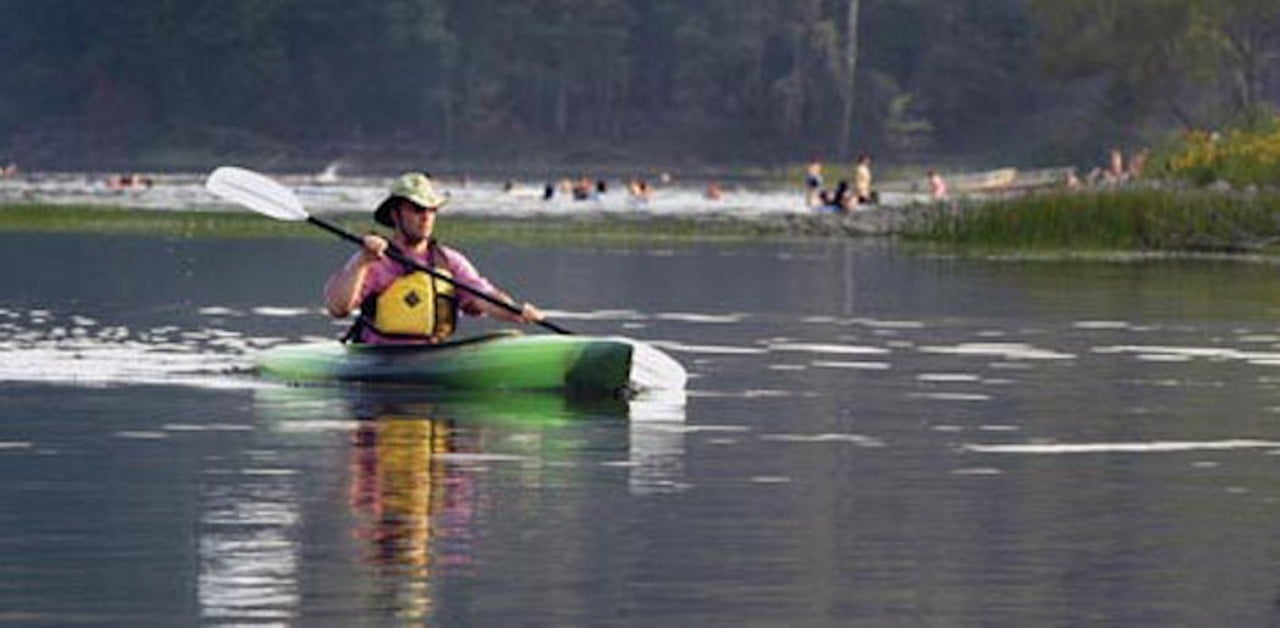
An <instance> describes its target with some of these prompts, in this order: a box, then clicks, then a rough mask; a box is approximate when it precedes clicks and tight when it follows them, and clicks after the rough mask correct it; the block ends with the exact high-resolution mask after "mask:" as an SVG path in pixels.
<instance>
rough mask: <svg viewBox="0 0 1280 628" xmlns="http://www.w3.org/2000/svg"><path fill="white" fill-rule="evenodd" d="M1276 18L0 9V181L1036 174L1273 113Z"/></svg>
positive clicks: (27, 5)
mask: <svg viewBox="0 0 1280 628" xmlns="http://www.w3.org/2000/svg"><path fill="white" fill-rule="evenodd" d="M1117 5H1118V6H1117ZM1274 5H1276V3H1275V2H1274V1H1273V0H1223V1H1222V2H1216V1H1210V0H1166V1H1162V2H1146V1H1135V2H1125V3H1116V2H1109V1H1107V0H1043V1H1040V0H866V1H863V2H858V1H857V0H523V1H518V0H379V1H376V2H375V1H369V2H352V1H351V0H113V1H111V2H103V1H101V0H0V10H2V11H3V15H4V16H5V19H4V20H3V21H2V23H0V158H3V157H4V156H6V155H7V156H8V157H9V158H14V159H18V160H19V161H20V162H24V163H26V164H28V165H33V166H43V167H94V166H96V165H102V164H114V163H126V162H129V163H137V164H139V165H150V166H155V167H166V166H172V167H180V166H187V165H204V164H207V163H208V162H209V161H210V160H216V159H219V158H223V157H226V156H241V157H243V156H249V157H253V158H257V159H260V160H269V161H272V162H274V163H279V164H304V163H317V162H324V161H328V160H332V159H347V160H351V161H354V162H363V163H365V164H369V165H372V166H377V165H379V164H391V163H395V162H398V161H403V160H405V159H416V160H434V161H436V162H439V161H441V160H446V161H447V160H453V161H454V162H457V163H466V162H470V163H480V162H483V163H489V164H507V165H512V166H518V165H521V164H525V165H528V164H536V163H545V162H547V161H548V160H553V161H555V162H557V163H593V164H599V163H615V164H628V163H632V164H633V163H645V162H649V163H656V162H662V163H667V164H674V165H699V164H757V165H776V164H779V163H788V162H797V161H801V160H803V159H805V158H807V157H808V156H810V155H823V156H826V157H827V158H836V157H838V156H839V155H838V154H837V153H839V152H845V153H848V152H851V151H871V152H874V153H876V154H877V155H878V156H881V157H882V158H883V159H888V160H898V161H904V162H905V161H924V160H952V161H967V162H969V163H1012V162H1018V161H1021V162H1027V161H1037V160H1038V161H1054V160H1061V159H1068V158H1073V157H1075V156H1078V155H1081V154H1092V152H1093V151H1096V150H1098V148H1099V147H1100V146H1104V145H1107V144H1109V143H1113V142H1116V141H1140V140H1144V139H1146V138H1148V137H1149V136H1151V135H1152V134H1153V133H1155V132H1156V131H1157V130H1159V129H1162V128H1167V127H1170V126H1173V125H1176V124H1179V123H1182V124H1193V123H1196V124H1213V123H1219V122H1221V121H1222V120H1224V119H1227V118H1229V117H1230V116H1232V115H1235V113H1238V112H1239V111H1245V110H1247V111H1254V112H1256V111H1259V110H1262V109H1265V108H1266V106H1268V103H1273V102H1274V96H1275V88H1276V85H1275V83H1276V77H1275V76H1273V75H1272V74H1273V73H1272V72H1271V71H1270V70H1269V66H1268V65H1267V63H1268V62H1269V61H1274V55H1275V53H1276V51H1277V50H1278V49H1280V46H1278V45H1277V44H1278V43H1280V42H1278V41H1277V40H1278V36H1277V30H1276V26H1277V23H1280V15H1278V14H1277V11H1276V10H1275V9H1274ZM1170 7H1172V9H1171V8H1170ZM855 28H856V30H853V29H855ZM851 30H852V31H853V32H851ZM1126 42H1128V43H1126ZM1135 42H1136V43H1135ZM850 78H852V80H850ZM1206 86H1211V87H1206ZM1233 109H1234V110H1235V111H1234V112H1233ZM843 129H848V131H847V132H843ZM846 157H847V155H846Z"/></svg>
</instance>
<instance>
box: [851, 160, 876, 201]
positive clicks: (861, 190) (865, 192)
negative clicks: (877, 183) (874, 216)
mask: <svg viewBox="0 0 1280 628" xmlns="http://www.w3.org/2000/svg"><path fill="white" fill-rule="evenodd" d="M853 193H854V196H855V198H856V199H857V201H858V204H859V205H871V204H874V203H876V202H878V201H879V200H880V199H879V198H878V196H879V195H877V194H876V193H875V192H873V191H872V190H871V155H868V154H866V153H863V154H861V155H858V161H857V164H856V165H855V166H854V167H853Z"/></svg>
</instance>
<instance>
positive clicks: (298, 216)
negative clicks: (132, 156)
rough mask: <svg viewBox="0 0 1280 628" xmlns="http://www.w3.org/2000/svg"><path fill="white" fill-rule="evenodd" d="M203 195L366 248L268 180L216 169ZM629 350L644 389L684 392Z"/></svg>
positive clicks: (681, 378) (638, 350)
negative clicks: (304, 226)
mask: <svg viewBox="0 0 1280 628" xmlns="http://www.w3.org/2000/svg"><path fill="white" fill-rule="evenodd" d="M205 189H207V190H209V192H211V193H213V194H214V195H216V196H218V197H221V198H223V199H226V200H228V201H231V202H233V203H236V204H238V205H242V206H244V207H247V208H249V209H252V210H253V211H255V212H258V213H259V214H262V215H264V216H268V217H271V218H275V219H276V220H285V221H290V222H308V223H311V224H312V225H315V226H317V227H319V228H321V229H324V230H325V231H328V232H329V233H332V234H333V235H336V236H338V237H339V238H342V239H343V240H346V241H348V242H351V243H353V244H356V245H359V246H364V240H362V239H361V238H359V237H357V236H356V235H354V234H352V233H351V232H349V231H346V230H345V229H343V228H341V227H338V226H337V225H334V224H333V223H330V222H328V221H325V220H322V219H320V218H316V217H315V216H312V215H311V214H310V213H309V212H307V210H306V208H305V207H303V206H302V200H301V199H299V198H298V195H297V194H294V192H293V190H290V189H289V188H287V187H285V186H284V185H282V184H280V183H279V182H277V181H276V180H275V179H272V178H270V177H268V176H266V175H263V174H260V173H257V172H254V171H252V170H247V169H245V168H238V167H235V166H222V167H220V168H217V169H215V170H214V171H213V172H212V173H211V174H210V175H209V178H208V179H207V180H206V181H205ZM386 254H387V256H388V257H390V258H391V259H393V260H395V261H397V262H400V263H401V264H404V265H405V266H407V267H409V268H413V269H414V270H419V271H422V272H425V273H427V274H429V275H431V276H432V277H436V278H438V279H442V280H444V281H447V282H449V283H451V284H453V285H454V286H456V287H457V288H458V289H460V290H463V291H465V292H468V293H470V294H473V295H475V296H476V297H478V298H481V299H484V300H485V301H488V302H489V303H492V304H494V305H497V306H498V307H501V308H503V309H505V310H508V311H510V312H512V313H515V314H520V313H521V312H522V309H521V308H520V307H519V306H517V305H515V304H513V303H510V302H508V301H507V300H505V299H500V298H497V297H495V296H493V295H491V294H489V293H487V292H485V291H483V290H480V289H479V288H476V287H473V286H470V285H468V284H467V283H466V282H461V281H458V280H456V279H454V278H453V277H450V276H448V275H445V274H443V273H440V272H437V271H436V270H434V269H432V268H431V267H429V266H426V265H424V264H421V263H419V262H417V261H416V260H413V259H411V258H409V257H408V256H406V255H405V254H404V253H403V252H402V251H400V250H399V249H397V248H395V247H394V246H392V247H388V248H387V251H386ZM537 323H538V324H539V325H541V326H543V327H545V328H547V329H550V330H551V331H554V332H556V333H558V334H572V333H573V332H571V331H569V330H567V329H565V328H563V327H561V326H559V325H556V324H555V323H552V322H550V321H546V320H540V321H537ZM627 342H629V343H630V344H631V347H632V376H633V379H636V380H638V381H639V382H640V383H641V384H642V385H643V386H644V387H646V388H658V389H670V390H678V389H683V388H684V385H685V381H686V377H687V375H686V374H685V370H684V367H683V366H681V365H680V363H679V362H676V361H675V360H673V359H672V358H671V357H670V356H668V355H667V354H665V353H663V352H661V351H659V350H657V349H655V348H653V347H652V346H650V345H648V344H645V343H643V342H637V341H634V340H627Z"/></svg>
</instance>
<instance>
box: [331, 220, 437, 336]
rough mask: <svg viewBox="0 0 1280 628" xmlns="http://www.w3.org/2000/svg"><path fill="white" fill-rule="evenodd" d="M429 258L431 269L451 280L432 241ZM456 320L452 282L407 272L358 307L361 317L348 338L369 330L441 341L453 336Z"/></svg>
mask: <svg viewBox="0 0 1280 628" xmlns="http://www.w3.org/2000/svg"><path fill="white" fill-rule="evenodd" d="M428 256H429V259H430V260H431V262H432V263H431V270H433V271H435V272H436V273H437V274H439V275H442V276H444V277H450V278H451V277H453V273H451V272H450V271H449V270H447V269H445V267H444V264H443V263H442V258H443V257H444V256H443V255H442V254H441V252H440V249H439V248H438V247H437V246H436V244H435V242H432V243H431V247H430V252H429V254H428ZM457 321H458V297H457V293H456V291H455V289H454V286H453V283H452V282H450V281H448V280H446V279H440V278H438V277H433V276H432V275H430V274H428V273H425V272H423V271H420V270H410V271H409V272H407V273H405V274H403V275H400V276H399V277H397V278H396V279H395V280H394V281H392V282H391V284H390V285H388V286H387V287H386V288H385V289H383V290H382V291H381V292H379V293H377V294H373V295H370V296H369V297H368V298H366V299H365V300H364V302H363V303H361V304H360V316H359V318H357V319H356V324H355V325H354V326H353V327H352V329H351V331H350V332H348V334H347V338H348V339H358V338H359V337H360V334H359V330H360V328H361V327H370V328H372V329H373V331H374V332H377V333H378V334H379V335H381V336H398V337H402V338H427V339H431V340H443V339H445V338H447V337H449V336H450V335H452V334H453V331H454V329H455V328H456V327H457Z"/></svg>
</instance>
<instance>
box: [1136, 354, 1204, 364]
mask: <svg viewBox="0 0 1280 628" xmlns="http://www.w3.org/2000/svg"><path fill="white" fill-rule="evenodd" d="M1137 359H1138V360H1139V361H1141V362H1190V361H1191V356H1189V355H1170V354H1167V353H1140V354H1138V355H1137Z"/></svg>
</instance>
